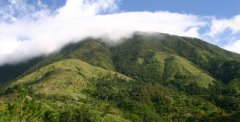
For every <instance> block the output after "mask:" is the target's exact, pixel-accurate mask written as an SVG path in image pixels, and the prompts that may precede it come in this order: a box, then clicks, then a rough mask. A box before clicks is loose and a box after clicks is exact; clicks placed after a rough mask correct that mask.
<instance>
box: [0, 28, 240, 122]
mask: <svg viewBox="0 0 240 122" xmlns="http://www.w3.org/2000/svg"><path fill="white" fill-rule="evenodd" d="M14 69H18V70H16V71H14ZM13 71H14V72H13ZM0 81H1V82H2V83H3V84H2V87H1V91H2V92H1V97H0V98H1V99H0V118H2V121H19V119H20V118H22V119H24V120H25V121H53V122H55V121H136V122H139V121H239V117H238V115H239V113H240V55H239V54H235V53H232V52H229V51H226V50H223V49H221V48H219V47H217V46H214V45H211V44H208V43H206V42H204V41H201V40H199V39H195V38H186V37H179V36H172V35H167V34H160V33H152V34H148V33H141V32H136V33H135V34H134V35H133V36H132V37H131V38H128V39H123V40H122V42H121V43H120V44H116V45H109V44H107V43H105V42H104V41H103V40H101V39H93V38H88V39H85V40H82V41H80V42H78V43H72V44H69V45H67V46H65V47H64V48H63V49H62V50H60V51H58V52H55V53H54V54H51V55H49V56H46V57H39V58H36V59H33V60H31V61H29V62H26V63H24V64H19V65H13V66H11V65H7V66H2V67H0ZM0 120H1V119H0Z"/></svg>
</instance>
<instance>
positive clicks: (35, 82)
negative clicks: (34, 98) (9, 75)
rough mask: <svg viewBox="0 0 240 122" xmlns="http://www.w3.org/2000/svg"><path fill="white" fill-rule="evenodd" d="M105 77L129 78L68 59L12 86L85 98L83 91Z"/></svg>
mask: <svg viewBox="0 0 240 122" xmlns="http://www.w3.org/2000/svg"><path fill="white" fill-rule="evenodd" d="M102 75H103V76H104V75H116V76H118V77H122V78H124V79H129V78H128V77H126V76H124V75H121V74H119V73H116V72H112V71H108V70H105V69H103V68H100V67H95V66H92V65H90V64H88V63H85V62H83V61H81V60H77V59H66V60H62V61H59V62H55V63H52V64H50V65H47V66H45V67H43V68H40V69H38V70H37V71H35V72H33V73H31V74H29V75H27V76H24V77H23V78H20V79H18V80H17V81H16V82H14V83H13V84H12V85H19V84H29V85H30V86H31V87H32V89H33V91H34V92H35V93H45V94H56V95H64V96H74V97H84V96H83V95H82V94H81V89H83V88H84V87H85V86H86V85H87V84H88V82H89V81H90V80H91V79H92V78H96V77H99V76H102Z"/></svg>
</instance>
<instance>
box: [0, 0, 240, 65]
mask: <svg viewBox="0 0 240 122" xmlns="http://www.w3.org/2000/svg"><path fill="white" fill-rule="evenodd" d="M9 1H10V4H9V5H8V6H5V7H2V8H0V65H2V64H6V63H10V64H12V63H17V62H21V61H24V60H26V59H29V58H32V57H36V56H39V55H48V54H50V53H52V52H54V51H57V50H59V49H60V48H62V47H63V46H64V45H66V44H67V43H69V42H76V41H79V40H81V39H84V38H86V37H89V36H92V37H95V38H101V37H104V38H109V39H110V40H112V41H113V42H117V41H118V40H119V39H120V38H121V37H129V36H131V34H132V33H133V32H135V31H145V32H161V33H169V34H174V35H180V36H188V37H197V38H203V35H204V34H206V33H204V34H202V33H199V29H202V28H208V27H209V25H210V32H209V33H208V32H207V35H212V38H213V39H214V38H215V35H218V34H219V33H222V32H224V31H225V30H226V29H228V28H231V29H232V32H233V33H236V32H238V31H239V27H240V26H236V25H239V18H240V16H236V17H234V18H232V19H230V20H227V19H225V20H216V19H215V20H213V21H212V24H209V23H210V21H209V19H208V20H206V19H203V18H204V17H200V16H195V15H188V14H180V13H171V12H166V11H158V12H147V11H146V12H116V10H117V9H118V2H119V0H67V1H66V4H65V5H64V6H63V7H61V8H59V9H57V10H55V11H53V12H52V13H51V12H50V10H48V8H47V6H46V5H44V4H42V3H41V2H40V1H39V0H38V1H37V3H36V4H34V5H32V4H31V5H29V4H28V3H26V0H9ZM18 6H21V7H20V8H19V7H18ZM16 12H18V13H19V12H20V13H22V14H21V16H15V14H16ZM26 13H29V14H26ZM103 13H108V14H103ZM6 20H10V22H9V21H8V22H6ZM232 45H238V44H234V43H233V44H232ZM229 47H230V45H229ZM235 48H237V47H236V46H235ZM225 49H228V48H227V46H226V48H225ZM234 51H236V50H234Z"/></svg>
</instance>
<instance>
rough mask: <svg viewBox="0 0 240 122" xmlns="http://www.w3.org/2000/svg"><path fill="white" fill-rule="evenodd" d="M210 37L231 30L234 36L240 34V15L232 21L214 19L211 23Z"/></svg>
mask: <svg viewBox="0 0 240 122" xmlns="http://www.w3.org/2000/svg"><path fill="white" fill-rule="evenodd" d="M211 24H212V25H211V29H210V32H209V35H210V36H217V35H219V34H222V33H224V32H225V31H227V30H230V31H231V33H232V34H236V33H238V32H240V15H238V16H235V17H233V18H231V19H220V20H218V19H213V20H212V22H211Z"/></svg>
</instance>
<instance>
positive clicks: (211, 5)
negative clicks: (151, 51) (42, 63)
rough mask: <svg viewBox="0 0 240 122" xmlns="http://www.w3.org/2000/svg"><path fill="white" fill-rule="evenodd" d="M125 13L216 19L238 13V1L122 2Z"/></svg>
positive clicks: (168, 0)
mask: <svg viewBox="0 0 240 122" xmlns="http://www.w3.org/2000/svg"><path fill="white" fill-rule="evenodd" d="M120 9H123V10H126V11H159V10H162V11H170V12H179V13H186V14H195V15H202V16H216V17H218V18H225V17H232V16H235V15H237V14H239V13H240V0H138V1H137V2H136V0H122V2H121V5H120Z"/></svg>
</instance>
